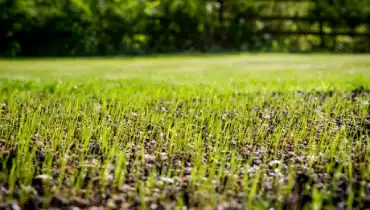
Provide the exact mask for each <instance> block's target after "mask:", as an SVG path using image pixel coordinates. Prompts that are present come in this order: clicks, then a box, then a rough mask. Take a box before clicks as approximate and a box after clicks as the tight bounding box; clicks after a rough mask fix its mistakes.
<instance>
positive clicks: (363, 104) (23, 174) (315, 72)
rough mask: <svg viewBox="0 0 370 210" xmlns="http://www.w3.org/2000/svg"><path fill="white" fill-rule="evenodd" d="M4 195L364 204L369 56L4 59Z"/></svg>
mask: <svg viewBox="0 0 370 210" xmlns="http://www.w3.org/2000/svg"><path fill="white" fill-rule="evenodd" d="M0 104H1V112H0V154H1V155H0V163H1V166H2V167H1V171H0V203H3V204H2V207H5V206H12V205H13V206H20V207H21V208H28V209H31V208H48V207H56V208H65V209H67V208H72V207H74V208H81V209H82V208H91V207H101V208H109V209H119V208H123V209H203V208H205V209H245V208H248V209H270V208H271V207H273V208H275V209H302V208H307V209H323V208H325V209H346V208H347V209H351V208H354V209H355V208H359V209H364V208H365V207H369V206H370V163H369V161H370V154H369V152H370V147H369V146H368V145H369V136H370V56H369V55H318V54H314V55H287V54H261V55H260V54H241V55H237V54H235V55H210V56H201V55H199V56H190V55H189V56H187V55H183V56H169V57H164V56H158V57H146V58H86V59H83V58H79V59H23V60H19V59H16V60H0Z"/></svg>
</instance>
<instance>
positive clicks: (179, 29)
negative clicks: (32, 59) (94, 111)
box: [0, 0, 370, 56]
mask: <svg viewBox="0 0 370 210" xmlns="http://www.w3.org/2000/svg"><path fill="white" fill-rule="evenodd" d="M369 1H370V0H356V1H352V0H325V1H319V2H318V4H317V5H316V6H315V3H313V2H309V1H306V2H300V3H299V2H298V3H291V2H278V1H271V2H269V1H258V0H255V1H240V0H218V1H207V0H152V1H149V0H2V1H0V22H1V23H0V27H1V28H2V30H1V32H0V39H1V41H0V46H1V48H0V55H3V56H17V55H19V56H40V55H43V56H78V55H81V56H82V55H117V54H142V53H158V52H176V51H200V50H202V51H212V50H216V49H222V50H264V49H265V50H274V51H276V50H278V51H284V49H286V50H290V51H291V48H296V50H295V51H302V50H303V48H302V49H301V47H300V46H298V45H296V44H291V45H290V46H286V45H285V43H287V40H297V39H298V37H297V36H287V35H278V34H274V35H271V34H261V33H259V32H260V31H264V30H265V31H277V30H282V29H284V30H287V31H295V30H297V28H299V29H304V30H306V31H309V30H311V29H313V28H315V24H317V21H313V22H307V21H306V22H302V23H291V22H289V20H287V21H280V22H279V21H277V22H276V21H262V22H261V21H258V20H257V21H256V20H255V18H256V17H259V16H295V15H297V14H299V15H300V16H302V15H303V16H306V17H307V18H310V19H312V20H314V19H318V20H319V19H321V20H323V21H325V22H326V23H325V24H326V25H327V27H328V28H329V29H330V30H345V29H346V28H350V30H357V28H361V31H362V32H367V33H369V27H368V25H366V24H363V23H366V21H367V22H368V20H369V14H370V11H369V6H368V5H370V4H369V3H370V2H369ZM252 17H253V18H252ZM256 32H257V33H256ZM305 39H307V38H305ZM316 39H319V38H318V37H316ZM331 40H334V39H333V38H332V39H331ZM335 40H336V38H335ZM367 40H368V39H367ZM352 41H353V43H354V44H352V45H348V46H352V47H350V48H349V49H348V50H349V51H351V50H352V51H358V47H357V46H360V45H363V42H362V41H361V39H357V38H354V39H352ZM358 41H361V42H359V43H358ZM332 42H333V44H331V45H332V47H330V46H329V45H330V43H331V42H328V43H329V44H327V45H326V46H324V47H326V48H328V49H330V48H335V46H337V44H336V42H334V41H332ZM365 42H366V40H365ZM367 42H368V41H367ZM290 43H295V42H294V41H292V42H290ZM310 45H311V46H310V47H309V48H310V49H311V50H314V49H315V48H318V47H319V46H318V45H315V44H313V42H312V43H310ZM346 46H347V45H346ZM321 47H323V46H321ZM305 49H306V48H305ZM303 51H305V50H303Z"/></svg>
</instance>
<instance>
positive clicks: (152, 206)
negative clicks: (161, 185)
mask: <svg viewBox="0 0 370 210" xmlns="http://www.w3.org/2000/svg"><path fill="white" fill-rule="evenodd" d="M150 208H151V209H157V208H158V204H156V203H152V204H151V205H150Z"/></svg>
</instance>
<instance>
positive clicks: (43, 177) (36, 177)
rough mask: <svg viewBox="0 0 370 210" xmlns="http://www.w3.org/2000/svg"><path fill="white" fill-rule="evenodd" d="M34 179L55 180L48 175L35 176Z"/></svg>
mask: <svg viewBox="0 0 370 210" xmlns="http://www.w3.org/2000/svg"><path fill="white" fill-rule="evenodd" d="M34 179H39V180H43V181H49V180H52V179H53V178H52V177H51V176H49V175H47V174H40V175H37V176H35V178H34Z"/></svg>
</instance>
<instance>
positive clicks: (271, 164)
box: [269, 160, 280, 167]
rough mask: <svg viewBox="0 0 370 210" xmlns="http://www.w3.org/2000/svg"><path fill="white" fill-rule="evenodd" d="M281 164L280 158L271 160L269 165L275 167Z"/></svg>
mask: <svg viewBox="0 0 370 210" xmlns="http://www.w3.org/2000/svg"><path fill="white" fill-rule="evenodd" d="M279 164H280V161H279V160H273V161H271V162H269V166H270V167H274V166H277V165H279Z"/></svg>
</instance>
